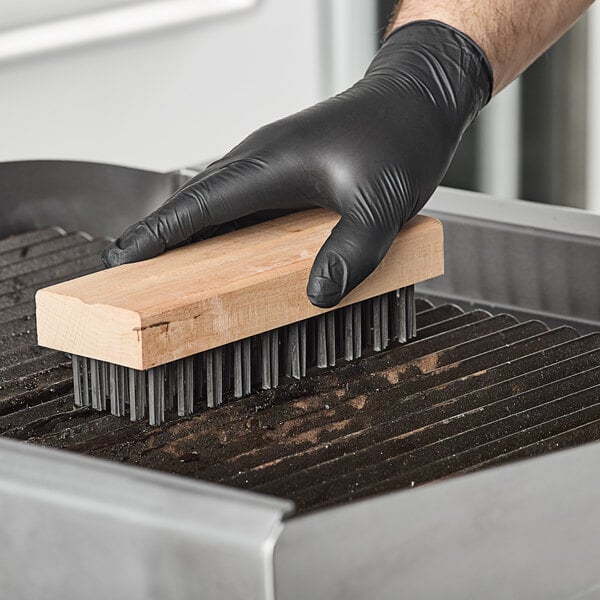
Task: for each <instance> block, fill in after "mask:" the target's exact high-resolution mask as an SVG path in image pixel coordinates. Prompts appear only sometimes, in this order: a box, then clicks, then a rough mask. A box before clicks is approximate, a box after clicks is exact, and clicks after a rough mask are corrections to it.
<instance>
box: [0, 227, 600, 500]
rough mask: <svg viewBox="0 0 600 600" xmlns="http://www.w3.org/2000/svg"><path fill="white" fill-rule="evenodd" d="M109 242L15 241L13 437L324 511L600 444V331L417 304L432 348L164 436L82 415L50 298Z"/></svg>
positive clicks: (258, 398) (94, 262) (176, 424)
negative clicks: (49, 323) (40, 314)
mask: <svg viewBox="0 0 600 600" xmlns="http://www.w3.org/2000/svg"><path fill="white" fill-rule="evenodd" d="M104 243H105V242H104V241H103V240H91V239H90V238H89V237H88V236H85V235H84V234H65V233H64V232H63V231H61V230H59V229H48V230H43V231H35V232H31V233H27V234H23V235H19V236H13V237H11V238H7V239H5V240H0V434H1V435H5V436H9V437H13V438H17V439H20V440H27V441H28V442H30V443H37V444H42V445H46V446H52V447H57V448H65V449H70V450H72V451H76V452H81V453H86V454H89V455H92V456H99V457H103V458H107V459H111V460H117V461H122V462H129V463H132V464H137V465H141V466H145V467H149V468H156V469H160V470H163V471H168V472H171V473H178V474H180V475H185V476H189V477H194V478H199V479H204V480H208V481H214V482H218V483H221V484H225V485H231V486H236V487H240V488H245V489H250V490H254V491H257V492H263V493H268V494H275V495H277V496H282V497H288V498H291V499H293V500H294V501H295V502H296V504H297V505H298V507H299V509H300V510H312V509H315V508H320V507H325V506H328V505H332V504H337V503H341V502H347V501H349V500H352V499H357V498H363V497H366V496H370V495H374V494H379V493H383V492H387V491H390V490H396V489H401V488H407V487H414V486H417V485H421V484H424V483H428V482H432V481H435V480H438V479H441V478H445V477H449V476H452V475H456V474H459V473H465V472H468V471H473V470H475V469H480V468H483V467H488V466H491V465H496V464H499V463H502V462H506V461H509V460H514V459H517V458H523V457H528V456H534V455H538V454H542V453H545V452H548V451H551V450H555V449H558V448H565V447H569V446H573V445H577V444H581V443H584V442H589V441H592V440H597V439H599V438H600V334H596V333H592V334H589V335H585V336H580V335H579V334H578V333H577V332H576V331H575V330H574V329H572V328H570V327H558V328H554V329H550V328H549V327H548V326H546V325H545V324H544V323H542V322H541V321H534V320H532V321H526V322H518V321H517V320H516V319H515V318H514V317H512V316H510V315H505V314H500V315H492V314H490V313H489V312H486V311H484V310H473V311H470V312H464V311H463V310H461V309H460V308H458V307H456V306H454V305H451V304H445V305H441V306H437V307H434V306H432V305H431V303H429V302H428V301H426V300H424V299H418V300H417V311H418V312H417V328H418V337H417V338H416V340H414V341H412V342H411V343H408V344H406V345H403V346H396V347H392V348H390V349H388V350H387V351H385V352H381V353H378V354H373V355H370V356H366V357H363V358H362V359H360V360H358V361H356V362H354V363H350V364H343V365H341V364H340V365H338V366H337V367H335V368H329V369H323V370H319V371H317V372H313V374H311V376H309V377H308V378H307V379H305V380H302V381H288V382H286V383H284V385H283V386H282V387H281V388H279V389H277V390H269V391H264V392H261V393H257V394H254V395H252V396H250V397H248V398H246V399H243V400H238V401H235V402H231V403H230V404H227V405H225V406H222V407H220V408H218V409H215V410H208V411H205V412H202V413H200V414H197V415H194V416H192V417H188V418H177V417H176V416H173V420H172V421H171V422H169V423H167V424H164V425H162V426H161V427H149V426H148V425H145V424H143V423H130V422H128V421H127V420H125V419H123V418H119V417H114V416H112V415H107V414H102V413H98V412H96V411H93V410H91V409H89V408H75V407H74V406H73V388H72V379H71V369H70V366H69V358H68V357H67V356H65V355H63V354H61V353H57V352H54V351H50V350H46V349H42V348H38V347H37V346H36V341H35V329H34V327H35V323H34V316H33V313H34V304H33V296H34V293H35V290H36V289H38V288H39V287H43V286H45V285H49V284H51V283H54V282H57V281H60V280H64V279H68V278H71V277H74V276H76V275H80V274H84V273H89V272H92V271H94V270H97V269H99V268H100V262H99V258H98V256H99V252H100V249H101V248H102V247H103V245H104Z"/></svg>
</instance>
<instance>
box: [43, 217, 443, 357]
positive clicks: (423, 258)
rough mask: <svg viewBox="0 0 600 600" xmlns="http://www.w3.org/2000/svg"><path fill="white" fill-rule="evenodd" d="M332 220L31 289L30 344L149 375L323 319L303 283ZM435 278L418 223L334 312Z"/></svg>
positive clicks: (284, 226)
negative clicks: (34, 339)
mask: <svg viewBox="0 0 600 600" xmlns="http://www.w3.org/2000/svg"><path fill="white" fill-rule="evenodd" d="M338 220H339V216H338V215H336V214H334V213H332V212H329V211H326V210H322V209H316V210H308V211H303V212H301V213H296V214H293V215H288V216H285V217H281V218H279V219H275V220H272V221H267V222H265V223H260V224H258V225H254V226H252V227H248V228H247V229H242V230H239V231H234V232H232V233H227V234H225V235H222V236H219V237H216V238H212V239H209V240H204V241H201V242H198V243H195V244H191V245H189V246H185V247H182V248H178V249H176V250H171V251H169V252H166V253H165V254H162V255H161V256H158V257H156V258H152V259H150V260H146V261H143V262H138V263H133V264H127V265H123V266H120V267H115V268H113V269H107V270H104V271H100V272H97V273H93V274H91V275H86V276H84V277H80V278H78V279H73V280H71V281H67V282H64V283H60V284H57V285H53V286H50V287H47V288H45V289H43V290H39V291H38V292H37V294H36V305H37V307H36V310H37V333H38V343H39V345H40V346H46V347H48V348H54V349H56V350H63V351H64V352H68V353H73V354H77V355H80V356H86V357H88V358H95V359H99V360H103V361H107V362H110V363H115V364H118V365H123V366H127V367H133V368H135V369H149V368H150V367H155V366H157V365H161V364H164V363H167V362H170V361H173V360H176V359H179V358H184V357H186V356H190V355H192V354H196V353H198V352H203V351H204V350H209V349H211V348H216V347H219V346H222V345H224V344H228V343H230V342H233V341H236V340H240V339H243V338H247V337H249V336H251V335H255V334H258V333H264V332H265V331H269V330H271V329H275V328H276V327H281V326H283V325H288V324H290V323H294V322H297V321H301V320H303V319H306V318H308V317H313V316H315V315H318V314H321V313H325V312H328V311H327V310H323V309H319V308H316V307H315V306H313V305H312V304H311V303H310V302H309V300H308V298H307V296H306V284H307V281H308V276H309V273H310V269H311V266H312V263H313V259H314V258H315V256H316V254H317V252H318V250H319V248H320V247H321V245H322V244H323V242H324V241H325V240H326V239H327V236H328V235H329V233H330V232H331V229H332V228H333V227H334V225H335V224H336V223H337V222H338ZM443 272H444V256H443V231H442V224H441V223H440V222H439V221H437V220H436V219H432V218H429V217H423V216H417V217H415V218H414V219H412V220H411V221H410V222H409V223H407V224H406V225H405V226H404V228H403V229H402V231H401V232H400V233H399V234H398V236H397V237H396V239H395V240H394V242H393V244H392V246H391V248H390V250H389V251H388V253H387V255H386V257H385V258H384V260H383V262H382V263H381V264H380V265H379V267H378V268H377V269H376V270H375V271H374V272H373V273H372V274H371V275H370V276H369V277H368V278H367V279H366V280H365V281H364V282H363V283H361V284H360V285H359V286H358V287H357V288H356V289H354V290H353V291H352V292H351V293H350V294H349V295H348V296H347V297H346V298H345V299H344V300H343V301H342V302H341V303H340V304H339V305H338V306H344V305H347V304H352V303H354V302H358V301H361V300H366V299H368V298H372V297H374V296H377V295H380V294H383V293H386V292H390V291H392V290H395V289H398V288H403V287H406V286H409V285H412V284H414V283H417V282H419V281H424V280H426V279H430V278H432V277H436V276H438V275H441V274H442V273H443ZM336 308H337V307H336Z"/></svg>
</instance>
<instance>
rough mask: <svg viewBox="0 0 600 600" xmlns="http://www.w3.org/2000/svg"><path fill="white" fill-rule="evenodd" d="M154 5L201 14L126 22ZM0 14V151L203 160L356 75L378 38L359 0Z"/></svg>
mask: <svg viewBox="0 0 600 600" xmlns="http://www.w3.org/2000/svg"><path fill="white" fill-rule="evenodd" d="M124 5H127V6H125V8H128V7H129V8H131V7H132V6H133V8H134V11H138V12H135V14H134V15H133V17H132V16H131V14H129V13H128V12H127V10H125V11H123V7H124ZM157 5H163V7H164V6H167V8H173V10H175V9H177V10H182V9H183V10H184V11H185V10H188V11H191V12H190V13H189V14H192V15H193V14H196V18H195V19H193V18H189V19H187V20H186V19H184V22H183V23H182V24H178V25H174V24H172V23H169V22H168V19H165V22H164V25H165V27H164V28H163V23H162V22H160V19H159V22H158V23H157V22H155V23H154V24H153V26H152V27H151V28H150V29H151V30H150V31H147V32H140V31H137V32H136V31H132V32H131V33H128V28H130V29H132V30H134V29H136V23H138V24H139V22H140V20H142V21H143V19H144V18H146V17H145V16H144V15H145V14H146V13H147V10H146V9H149V10H150V11H152V10H153V9H156V6H157ZM236 6H237V7H241V8H242V10H237V8H236ZM215 7H216V8H215ZM228 7H229V9H230V10H229V11H227V9H228ZM204 9H207V10H209V11H210V10H212V13H213V15H212V16H211V17H210V18H207V19H201V18H199V17H198V15H201V14H202V12H203V10H204ZM221 10H222V11H224V12H225V13H226V14H223V15H221V16H214V13H215V12H217V13H218V12H221ZM140 11H141V12H140ZM144 11H146V13H145V12H144ZM194 11H195V13H194ZM0 14H2V25H0V90H1V93H0V140H1V142H0V161H7V160H20V159H37V158H55V159H56V158H59V159H79V160H90V161H99V162H110V163H118V164H125V165H131V166H137V167H144V168H148V169H157V170H170V169H173V168H177V167H183V166H186V165H190V164H194V163H198V162H201V161H204V160H207V159H209V158H213V157H216V156H218V155H220V154H222V153H223V152H225V151H227V150H228V149H229V148H230V147H231V146H233V145H234V144H235V143H237V142H238V141H239V140H240V138H241V137H243V136H244V135H246V134H248V133H250V132H251V131H252V130H253V129H255V128H256V127H258V126H260V125H262V124H264V123H267V122H269V121H271V120H273V119H276V118H278V117H281V116H284V115H286V114H289V113H291V112H293V111H296V110H298V109H301V108H303V107H305V106H308V105H310V104H313V103H314V102H316V101H318V100H320V99H321V98H323V97H326V96H327V95H329V94H330V93H332V92H333V91H337V89H341V88H342V87H344V85H345V84H346V82H347V83H351V81H353V80H354V79H356V77H358V76H360V74H362V72H363V71H364V68H366V66H367V64H368V61H369V59H370V57H371V55H372V54H373V52H374V51H375V47H374V46H375V42H374V39H375V36H374V28H375V16H374V15H375V2H365V1H364V0H345V1H343V2H340V0H331V1H330V0H302V1H301V2H299V1H298V0H258V1H255V0H163V1H162V2H157V1H156V0H154V1H149V2H139V1H138V2H135V3H134V2H132V0H130V1H129V2H127V0H60V1H57V0H55V1H54V2H52V3H46V2H40V0H19V1H17V0H0ZM132 25H133V26H132ZM32 27H37V28H34V29H32ZM138 29H139V27H138ZM111 33H112V35H111ZM69 36H70V37H69ZM57 46H58V48H57ZM60 46H67V47H63V48H60ZM19 54H21V56H19ZM333 57H335V61H334V59H333Z"/></svg>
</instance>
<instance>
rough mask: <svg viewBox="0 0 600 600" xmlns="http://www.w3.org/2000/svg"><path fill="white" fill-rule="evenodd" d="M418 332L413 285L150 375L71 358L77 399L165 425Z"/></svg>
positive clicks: (151, 371)
mask: <svg viewBox="0 0 600 600" xmlns="http://www.w3.org/2000/svg"><path fill="white" fill-rule="evenodd" d="M416 334H417V313H416V308H415V295H414V287H413V286H410V287H407V288H404V289H400V290H396V291H394V292H390V293H388V294H383V295H381V296H377V297H375V298H372V299H370V300H366V301H364V302H359V303H355V304H353V305H349V306H345V307H343V308H339V309H336V310H333V311H330V312H328V313H325V314H321V315H318V316H316V317H313V318H310V319H307V320H305V321H301V322H299V323H293V324H291V325H288V326H286V327H284V328H281V329H280V330H279V329H275V330H272V331H267V332H265V333H262V334H259V335H257V336H254V337H252V338H247V339H244V340H240V341H237V342H233V343H232V344H228V345H227V346H223V347H221V348H214V349H212V350H208V351H206V352H204V353H202V354H198V355H196V356H190V357H187V358H183V359H180V360H176V361H173V362H171V363H168V364H165V365H160V366H157V367H154V368H152V369H149V370H148V371H138V370H136V369H128V368H125V367H121V366H118V365H114V364H108V363H105V362H102V361H99V360H95V359H90V358H86V357H82V356H76V355H73V356H72V365H73V394H74V402H75V405H76V406H79V407H90V406H91V407H92V408H93V409H95V410H107V408H109V409H110V412H111V413H112V414H113V415H115V416H124V415H125V414H127V413H129V418H130V419H131V420H132V421H140V420H142V419H145V418H146V414H148V420H149V423H150V425H160V424H161V423H164V422H165V420H166V419H167V414H169V413H171V412H173V413H174V412H176V413H177V415H178V416H179V417H187V416H190V415H192V414H194V413H195V412H197V411H198V410H201V409H203V408H213V407H217V406H219V405H221V404H222V403H223V402H225V401H226V400H228V399H238V398H242V397H243V396H247V395H249V394H250V393H252V391H254V390H258V389H263V390H269V389H272V388H276V387H277V386H278V385H279V382H280V374H281V375H282V376H285V377H287V378H293V379H301V378H303V377H306V375H307V373H308V372H309V371H310V369H312V368H320V369H324V368H328V367H333V366H335V365H336V364H337V363H338V361H342V360H345V361H353V360H356V359H358V358H360V357H361V356H363V354H365V353H367V352H369V351H374V352H378V351H381V350H385V349H386V348H388V347H389V345H390V343H400V344H403V343H405V342H408V341H410V340H411V339H412V338H414V337H415V336H416ZM280 369H282V371H281V372H280Z"/></svg>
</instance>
